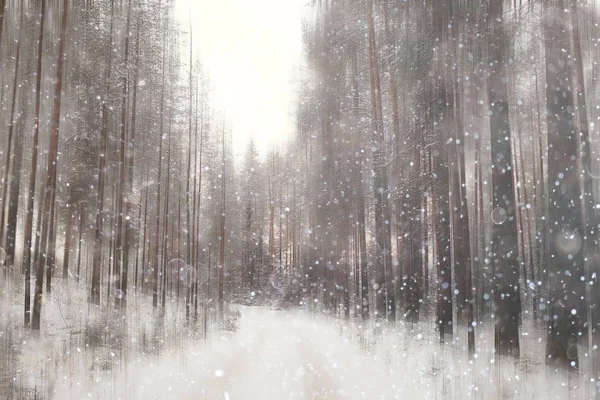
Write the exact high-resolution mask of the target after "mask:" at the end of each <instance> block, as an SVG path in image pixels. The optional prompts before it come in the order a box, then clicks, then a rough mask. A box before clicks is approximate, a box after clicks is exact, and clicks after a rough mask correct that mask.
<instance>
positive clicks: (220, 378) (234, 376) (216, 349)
mask: <svg viewBox="0 0 600 400" xmlns="http://www.w3.org/2000/svg"><path fill="white" fill-rule="evenodd" d="M240 322H241V323H240V329H239V331H238V332H236V333H235V334H229V333H221V336H220V337H217V338H215V339H213V343H212V344H210V345H209V348H207V349H194V350H192V351H191V352H189V354H187V355H186V358H187V361H186V363H185V365H181V363H177V364H178V365H173V364H172V360H171V359H169V360H166V359H164V360H162V361H161V362H160V363H158V364H156V365H153V366H151V367H150V368H148V367H147V366H146V367H144V371H143V372H142V374H143V376H144V378H143V383H142V387H139V388H138V393H137V394H138V395H139V396H140V397H141V398H183V399H186V398H194V399H211V400H212V399H232V400H235V399H377V398H391V397H393V395H392V393H391V392H389V391H388V390H391V389H392V386H391V384H390V385H386V382H385V381H388V383H391V377H389V372H386V370H385V368H384V365H383V363H380V362H376V361H373V360H369V359H367V358H364V357H362V356H360V354H359V352H357V348H356V344H354V343H351V342H349V341H346V340H344V339H343V338H342V336H341V335H340V333H339V332H335V329H334V326H333V325H331V324H323V323H322V322H321V323H319V322H318V320H311V319H310V317H308V316H307V315H305V314H286V313H283V312H274V311H268V310H264V309H260V308H252V309H250V308H247V309H245V310H244V311H243V316H242V318H241V320H240ZM375 377H376V378H375ZM374 378H375V379H374ZM386 378H388V379H386ZM386 392H387V393H386Z"/></svg>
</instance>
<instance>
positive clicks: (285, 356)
mask: <svg viewBox="0 0 600 400" xmlns="http://www.w3.org/2000/svg"><path fill="white" fill-rule="evenodd" d="M240 310H241V313H242V317H241V320H240V329H239V331H238V332H236V333H232V332H214V333H213V336H212V337H211V338H210V339H209V340H208V341H207V342H196V343H190V344H189V345H188V346H187V347H186V348H183V349H181V348H180V349H177V350H174V351H169V352H166V353H164V354H162V355H160V356H159V357H158V358H156V357H154V356H145V357H140V358H138V359H137V360H135V361H134V362H132V363H131V364H130V365H129V366H128V367H127V368H125V370H124V371H123V372H125V371H126V375H127V376H128V378H127V379H126V382H125V381H123V379H122V375H121V379H120V380H119V381H117V382H115V381H114V379H113V380H110V379H104V380H100V381H97V382H95V383H94V384H92V385H91V387H90V386H86V385H83V386H81V387H80V389H78V387H77V386H76V387H75V388H74V387H73V385H72V384H71V383H70V382H69V381H68V380H67V381H65V382H64V385H62V386H59V387H58V388H57V396H56V398H58V399H67V398H85V397H86V396H87V393H90V396H91V398H105V397H104V396H107V395H108V396H109V397H111V398H119V397H120V398H143V399H168V398H173V399H175V398H177V399H210V400H212V399H225V400H228V399H232V400H233V399H446V398H453V399H464V398H473V399H494V398H498V399H500V398H514V399H567V398H576V399H583V398H593V396H594V392H593V390H594V387H593V383H592V384H591V385H590V384H588V385H587V386H586V387H585V388H584V389H582V388H581V383H582V382H583V379H584V378H583V377H581V376H577V375H573V374H572V375H561V374H558V373H553V372H548V371H546V370H545V367H544V365H543V364H541V363H537V364H536V363H535V362H533V361H532V360H527V361H525V360H523V361H521V362H518V363H515V362H514V361H513V360H500V362H498V364H497V365H495V364H494V363H492V362H491V360H492V359H493V358H492V357H491V356H490V355H489V354H488V357H483V356H480V357H479V358H478V359H477V360H476V363H469V360H468V358H467V357H466V356H464V355H463V352H462V350H461V349H460V348H459V346H458V345H452V344H449V345H446V346H441V345H439V344H437V343H435V342H432V341H430V340H433V339H434V337H435V333H434V334H433V335H428V334H427V333H426V331H425V330H415V331H412V332H408V331H407V330H406V329H404V328H406V327H401V328H400V329H398V330H396V331H389V332H387V333H386V332H382V333H374V332H376V331H377V330H378V329H377V327H376V326H370V327H360V326H359V325H354V324H350V323H347V322H345V321H339V320H338V321H336V320H333V319H330V318H328V317H326V316H321V315H315V314H309V313H307V312H301V311H295V312H290V311H287V312H286V311H273V310H269V309H266V308H258V307H255V308H249V307H242V308H240ZM419 328H421V327H420V326H419ZM425 328H427V327H426V326H425ZM434 343H435V344H434ZM115 383H116V384H117V385H120V388H114V385H115ZM88 385H89V382H88ZM125 385H126V386H127V389H126V390H123V389H124V386H125ZM540 388H542V389H540ZM586 390H587V391H586ZM113 396H114V397H113Z"/></svg>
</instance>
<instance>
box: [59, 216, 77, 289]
mask: <svg viewBox="0 0 600 400" xmlns="http://www.w3.org/2000/svg"><path fill="white" fill-rule="evenodd" d="M68 213H69V214H71V212H68ZM74 217H75V214H72V215H68V216H67V222H66V223H67V230H66V232H65V248H64V253H63V271H62V272H63V273H62V277H63V279H69V256H70V255H71V235H72V230H73V223H74V221H73V220H74V219H75V218H74Z"/></svg>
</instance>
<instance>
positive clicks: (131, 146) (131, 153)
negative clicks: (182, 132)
mask: <svg viewBox="0 0 600 400" xmlns="http://www.w3.org/2000/svg"><path fill="white" fill-rule="evenodd" d="M130 13H131V0H130V3H129V9H128V10H127V26H128V27H129V25H130V18H131V15H130ZM141 21H142V19H141V18H140V22H139V24H138V27H137V32H136V39H135V67H134V72H133V97H132V100H131V128H130V131H129V140H128V141H127V142H128V146H127V152H126V171H127V173H126V175H127V180H126V186H125V192H126V196H128V197H133V193H134V192H133V175H134V167H135V144H136V142H135V134H136V128H137V127H136V123H137V115H136V113H137V93H138V85H139V69H140V31H141V23H142V22H141ZM128 31H129V29H128ZM125 58H126V59H127V57H125ZM138 207H139V212H138V224H139V221H140V218H139V216H141V212H142V205H141V199H140V204H138ZM133 209H134V204H133V200H132V199H131V198H128V199H127V201H126V202H125V216H126V217H125V238H124V240H123V281H122V284H121V290H122V292H123V298H122V299H121V308H122V309H125V308H126V307H127V293H128V290H129V253H130V249H131V241H132V238H133V236H134V234H135V232H134V229H133V218H132V214H133ZM137 267H138V264H137V252H136V258H135V274H134V280H133V285H134V287H135V288H137V277H138V269H137Z"/></svg>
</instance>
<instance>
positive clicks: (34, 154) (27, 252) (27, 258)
mask: <svg viewBox="0 0 600 400" xmlns="http://www.w3.org/2000/svg"><path fill="white" fill-rule="evenodd" d="M3 3H4V0H0V6H3ZM45 15H46V0H42V5H41V14H40V32H39V35H38V50H37V69H36V76H35V115H34V125H33V149H32V151H31V172H30V175H29V189H28V192H27V209H26V210H25V211H26V212H27V216H26V217H25V230H24V243H23V252H24V254H23V256H24V268H25V310H24V319H25V326H27V325H29V321H30V310H31V253H32V251H31V246H32V244H33V242H32V239H31V237H32V234H33V232H32V231H33V206H34V199H35V185H36V179H35V178H36V172H37V160H38V143H39V131H40V103H41V95H42V94H41V86H42V59H43V48H44V25H45V20H46V18H45ZM1 32H2V26H1V23H0V34H1Z"/></svg>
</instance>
